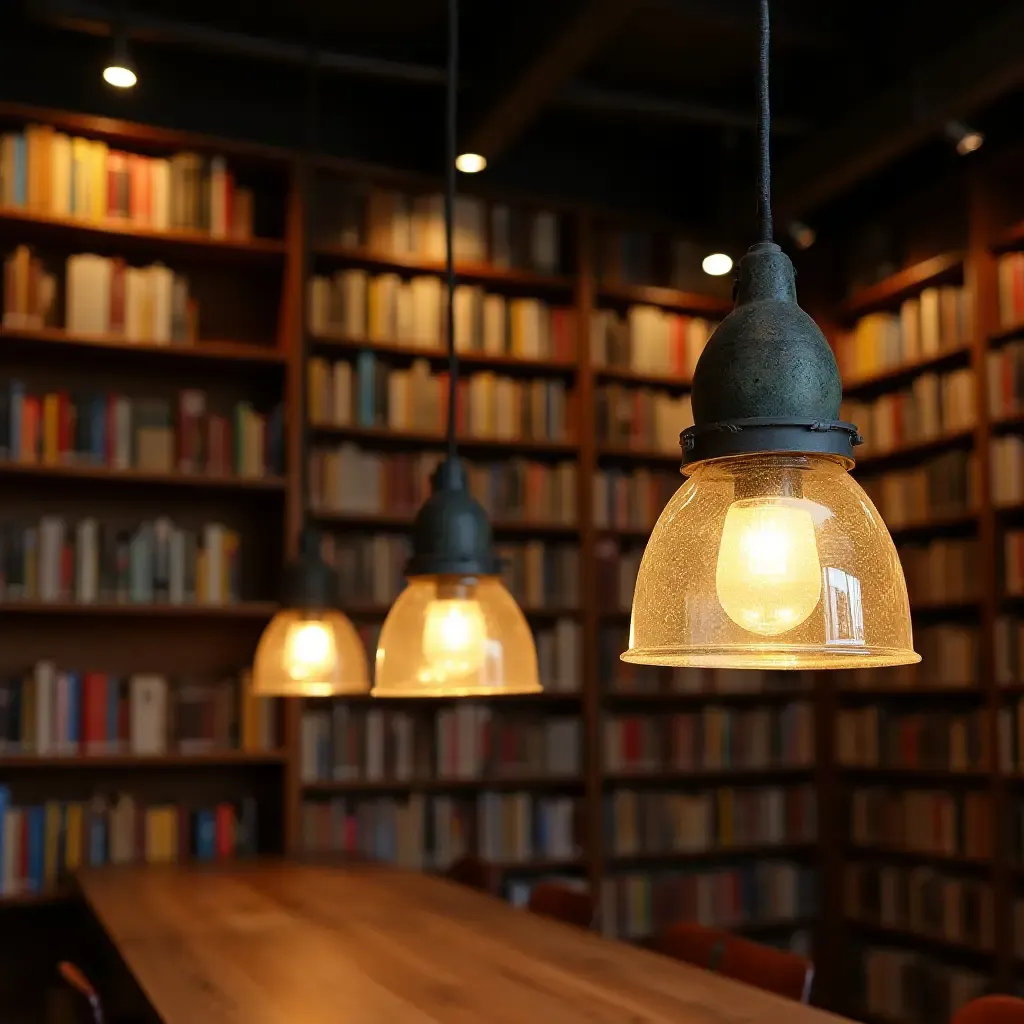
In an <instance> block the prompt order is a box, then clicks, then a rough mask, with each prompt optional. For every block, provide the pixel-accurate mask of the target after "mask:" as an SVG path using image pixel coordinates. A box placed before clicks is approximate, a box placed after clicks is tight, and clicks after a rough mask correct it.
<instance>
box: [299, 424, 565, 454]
mask: <svg viewBox="0 0 1024 1024" xmlns="http://www.w3.org/2000/svg"><path fill="white" fill-rule="evenodd" d="M311 429H312V431H313V433H314V434H315V435H317V436H320V437H330V438H337V439H338V440H341V441H362V442H364V443H371V444H374V445H379V446H381V447H388V448H396V447H407V446H410V445H412V446H416V447H420V448H438V447H443V446H444V444H445V438H444V435H443V434H428V433H423V432H421V431H413V430H392V429H390V428H389V427H335V426H330V425H327V424H322V423H314V424H312V426H311ZM459 448H460V449H465V450H466V451H468V452H478V451H496V452H501V451H504V452H517V453H518V452H522V453H524V454H527V455H570V454H572V453H574V452H575V451H576V445H575V444H573V443H572V442H570V441H541V440H513V439H507V440H506V439H501V438H496V437H473V436H471V435H464V436H461V437H460V438H459Z"/></svg>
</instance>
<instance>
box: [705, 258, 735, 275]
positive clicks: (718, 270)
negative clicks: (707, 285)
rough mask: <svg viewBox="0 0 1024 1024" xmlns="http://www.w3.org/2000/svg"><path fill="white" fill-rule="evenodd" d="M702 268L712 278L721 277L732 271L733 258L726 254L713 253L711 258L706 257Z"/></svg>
mask: <svg viewBox="0 0 1024 1024" xmlns="http://www.w3.org/2000/svg"><path fill="white" fill-rule="evenodd" d="M701 267H702V269H703V270H704V273H705V274H710V275H711V276H712V277H721V276H722V275H723V274H728V273H729V271H730V270H732V257H731V256H727V255H726V254H725V253H724V252H713V253H711V255H710V256H705V257H704V262H703V263H701Z"/></svg>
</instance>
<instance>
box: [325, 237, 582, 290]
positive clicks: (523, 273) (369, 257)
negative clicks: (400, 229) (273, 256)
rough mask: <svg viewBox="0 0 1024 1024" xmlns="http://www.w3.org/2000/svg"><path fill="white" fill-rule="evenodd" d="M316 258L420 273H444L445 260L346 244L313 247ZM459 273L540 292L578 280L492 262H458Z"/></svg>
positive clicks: (569, 285) (572, 284) (467, 277)
mask: <svg viewBox="0 0 1024 1024" xmlns="http://www.w3.org/2000/svg"><path fill="white" fill-rule="evenodd" d="M313 255H314V256H315V257H317V258H319V259H323V260H331V261H336V262H340V263H353V264H357V265H359V266H364V267H372V268H376V269H380V270H397V271H406V272H409V273H417V274H443V273H445V271H446V267H445V262H444V260H434V259H427V258H426V257H422V256H402V255H395V254H387V253H375V252H371V251H370V250H369V249H356V248H353V247H351V246H344V245H327V244H324V243H319V244H317V245H314V246H313ZM455 274H456V276H457V277H459V278H461V279H462V280H464V281H480V282H481V283H484V284H493V285H496V286H497V285H514V286H516V287H519V288H532V289H536V290H537V291H563V292H571V291H572V289H573V288H574V287H575V284H576V279H575V278H574V277H570V276H568V275H563V274H539V273H537V272H535V271H533V270H517V269H513V268H511V267H495V266H491V265H490V264H489V263H456V265H455Z"/></svg>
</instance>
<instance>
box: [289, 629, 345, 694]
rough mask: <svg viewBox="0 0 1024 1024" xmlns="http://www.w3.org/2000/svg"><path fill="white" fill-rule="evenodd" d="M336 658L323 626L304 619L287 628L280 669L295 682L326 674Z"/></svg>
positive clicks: (327, 633)
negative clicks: (282, 666)
mask: <svg viewBox="0 0 1024 1024" xmlns="http://www.w3.org/2000/svg"><path fill="white" fill-rule="evenodd" d="M337 656H338V652H337V650H336V648H335V646H334V636H333V635H332V634H331V631H330V630H329V629H328V628H327V625H326V624H325V623H323V622H319V621H317V620H316V619H306V620H302V621H299V622H295V623H292V625H291V626H290V627H289V629H288V633H287V635H286V636H285V640H284V666H285V670H286V671H287V672H288V674H289V675H290V676H291V677H292V678H293V679H295V680H296V681H302V682H305V681H308V680H310V679H317V678H319V677H321V676H326V675H330V674H331V672H332V671H333V667H334V663H335V662H336V660H337Z"/></svg>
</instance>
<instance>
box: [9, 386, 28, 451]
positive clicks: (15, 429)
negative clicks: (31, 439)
mask: <svg viewBox="0 0 1024 1024" xmlns="http://www.w3.org/2000/svg"><path fill="white" fill-rule="evenodd" d="M24 401H25V384H24V382H23V381H20V380H12V381H11V403H10V409H11V430H10V434H9V437H10V445H11V458H12V459H17V458H20V457H21V407H22V404H23V403H24Z"/></svg>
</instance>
